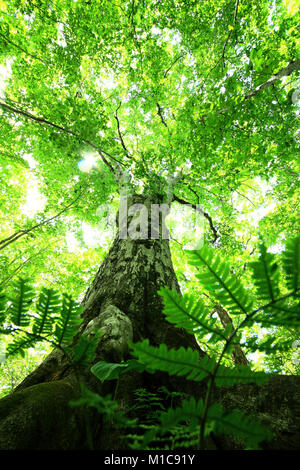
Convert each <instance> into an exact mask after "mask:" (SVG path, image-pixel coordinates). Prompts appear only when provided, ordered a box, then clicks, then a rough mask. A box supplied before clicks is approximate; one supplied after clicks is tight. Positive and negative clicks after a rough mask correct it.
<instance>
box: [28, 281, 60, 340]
mask: <svg viewBox="0 0 300 470" xmlns="http://www.w3.org/2000/svg"><path fill="white" fill-rule="evenodd" d="M60 308H61V301H60V297H59V294H58V293H57V292H56V291H55V290H53V289H46V288H45V287H43V288H42V290H41V293H40V295H39V298H38V302H37V305H36V312H37V315H36V316H35V319H34V323H33V326H32V331H33V333H35V334H37V335H41V334H43V335H49V334H51V333H52V330H53V324H54V321H55V319H54V318H53V315H55V314H58V313H59V311H60Z"/></svg>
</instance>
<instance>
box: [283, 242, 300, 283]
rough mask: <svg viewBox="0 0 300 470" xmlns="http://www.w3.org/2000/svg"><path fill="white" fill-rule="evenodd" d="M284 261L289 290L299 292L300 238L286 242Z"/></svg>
mask: <svg viewBox="0 0 300 470" xmlns="http://www.w3.org/2000/svg"><path fill="white" fill-rule="evenodd" d="M282 261H283V269H284V271H285V275H286V285H287V288H288V289H289V290H290V291H292V292H297V290H299V289H300V237H297V238H294V239H291V240H288V241H287V242H286V247H285V251H284V253H283V256H282Z"/></svg>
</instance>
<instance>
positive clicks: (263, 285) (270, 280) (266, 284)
mask: <svg viewBox="0 0 300 470" xmlns="http://www.w3.org/2000/svg"><path fill="white" fill-rule="evenodd" d="M259 254H260V256H259V258H258V260H257V261H255V262H253V263H249V266H250V267H251V268H252V270H253V282H254V284H255V286H256V296H257V298H258V299H259V300H261V301H263V302H265V301H266V302H269V301H270V300H271V301H274V300H275V299H277V298H278V297H279V287H278V282H279V266H278V264H277V263H276V260H275V256H274V255H273V254H271V253H268V252H267V249H266V247H265V245H264V244H263V243H261V244H260V245H259Z"/></svg>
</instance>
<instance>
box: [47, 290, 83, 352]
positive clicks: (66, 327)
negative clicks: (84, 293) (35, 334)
mask: <svg viewBox="0 0 300 470" xmlns="http://www.w3.org/2000/svg"><path fill="white" fill-rule="evenodd" d="M81 312H82V307H80V306H79V304H77V303H76V302H75V301H74V300H73V299H72V297H71V296H70V295H68V294H64V295H63V303H62V308H61V312H60V315H59V317H58V318H57V321H56V326H55V334H54V340H55V343H56V344H57V345H58V346H62V345H69V344H71V342H72V340H73V337H74V336H75V334H76V333H77V332H78V325H79V324H80V323H81V321H82V320H81V319H80V317H79V315H80V314H81Z"/></svg>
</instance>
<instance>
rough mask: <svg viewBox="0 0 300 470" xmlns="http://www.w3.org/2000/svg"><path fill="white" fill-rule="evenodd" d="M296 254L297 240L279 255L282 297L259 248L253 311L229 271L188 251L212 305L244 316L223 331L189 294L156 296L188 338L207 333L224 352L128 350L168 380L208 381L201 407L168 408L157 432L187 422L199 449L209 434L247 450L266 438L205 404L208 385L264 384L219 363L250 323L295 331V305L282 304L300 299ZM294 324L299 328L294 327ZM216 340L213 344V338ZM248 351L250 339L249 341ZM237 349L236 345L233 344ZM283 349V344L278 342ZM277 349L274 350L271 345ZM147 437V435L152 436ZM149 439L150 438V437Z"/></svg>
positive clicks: (214, 258) (252, 425) (145, 346)
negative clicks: (232, 439)
mask: <svg viewBox="0 0 300 470" xmlns="http://www.w3.org/2000/svg"><path fill="white" fill-rule="evenodd" d="M298 254H299V239H298V241H297V242H295V241H288V242H287V246H286V250H285V252H284V253H283V255H282V259H283V264H284V265H285V271H286V272H287V273H288V276H287V286H288V287H290V292H288V293H281V292H280V289H279V279H280V272H279V267H278V264H277V263H275V259H274V258H275V257H274V256H273V255H271V254H270V253H268V252H267V249H266V247H265V246H264V245H263V244H261V245H260V256H259V258H258V260H257V261H256V262H255V263H251V266H252V269H253V277H254V279H253V281H254V284H255V286H256V288H257V299H256V301H257V302H266V303H265V304H260V305H259V307H258V308H256V309H253V307H254V300H253V299H252V298H250V297H249V296H248V293H247V292H246V290H245V288H244V287H243V284H242V283H241V281H239V280H238V279H237V278H236V276H235V275H234V274H232V273H231V272H230V266H229V265H228V264H227V263H226V262H224V261H222V260H221V259H220V257H219V256H218V255H217V254H216V253H215V252H214V251H213V250H212V249H209V248H208V247H203V248H202V249H200V250H198V251H192V252H189V260H190V263H191V264H192V265H193V266H196V267H197V268H198V270H200V274H197V276H196V277H197V279H199V280H200V282H201V283H202V285H203V286H204V288H205V289H206V291H208V292H210V291H212V292H213V295H214V297H215V298H216V299H217V301H218V302H219V303H220V304H221V305H222V306H223V307H226V308H227V309H228V311H229V312H230V313H233V314H236V315H238V314H240V315H243V320H242V322H241V323H240V325H239V326H238V327H236V328H235V329H233V327H232V326H231V325H230V328H226V330H225V332H222V331H221V330H220V329H219V328H218V327H217V326H216V321H214V320H211V319H210V317H209V312H208V309H207V308H206V306H205V304H204V302H203V301H199V300H197V301H196V300H195V297H194V295H191V294H185V295H184V296H183V297H180V296H179V294H177V293H176V292H172V291H170V290H169V289H166V288H164V289H161V290H160V295H161V296H162V297H163V301H164V314H165V315H166V318H167V320H168V321H170V322H171V323H174V324H176V326H178V327H181V328H183V327H184V328H186V329H187V330H188V331H189V332H190V333H197V335H198V338H201V337H203V336H205V334H210V335H211V337H212V338H213V342H214V343H215V342H217V341H220V340H223V342H224V343H225V344H224V347H223V350H222V352H221V355H220V358H219V359H218V361H215V360H214V359H213V358H210V357H209V356H208V355H205V356H204V357H203V358H201V356H200V355H199V353H198V352H197V351H195V350H192V349H190V348H188V349H185V348H179V349H177V350H175V349H168V348H167V346H166V345H165V344H161V345H160V346H159V347H154V346H151V345H150V344H149V340H144V341H142V342H139V343H135V344H132V345H131V348H132V352H133V354H134V356H136V357H137V358H138V361H139V362H140V363H141V364H143V365H144V366H145V367H151V369H152V370H153V371H155V370H158V371H163V372H168V373H169V374H171V375H178V376H185V377H186V378H187V379H189V380H194V381H196V382H200V381H202V380H204V379H206V380H208V388H207V393H206V400H205V404H204V403H203V401H202V400H200V401H199V402H198V403H196V402H195V400H194V399H193V398H192V399H191V400H190V401H185V402H183V404H182V407H181V408H178V409H176V410H173V409H169V410H168V412H167V413H166V414H165V415H163V417H162V428H163V429H166V430H169V429H170V428H172V426H176V425H177V424H178V423H179V422H180V421H182V420H184V421H186V420H187V419H188V418H190V419H191V424H189V426H191V425H194V426H198V425H199V423H200V445H201V446H203V443H204V438H205V437H206V436H208V435H209V433H210V432H212V431H213V432H214V433H216V434H218V433H222V432H225V433H229V434H232V433H235V434H237V435H238V436H239V437H241V438H245V439H246V445H247V446H248V447H249V446H250V447H251V448H257V446H258V444H259V442H260V441H262V440H264V439H270V438H271V433H269V432H267V431H265V430H264V429H263V428H262V427H261V425H260V424H259V423H257V422H255V421H253V420H251V419H250V418H249V417H246V416H244V415H243V414H242V413H240V412H238V411H236V410H234V411H232V412H228V411H223V410H222V407H221V405H219V404H213V405H211V406H210V405H209V404H210V398H211V393H212V387H213V385H216V386H232V385H234V384H236V383H243V382H244V383H247V382H248V383H251V382H256V383H257V384H262V383H264V382H265V381H266V380H267V379H268V375H267V374H265V373H263V372H253V371H252V370H251V369H250V367H248V366H235V367H227V366H224V365H223V364H222V363H221V361H222V358H223V356H224V355H225V353H226V351H227V350H230V349H231V346H232V344H231V343H233V342H234V341H236V337H238V338H239V337H240V336H239V335H240V330H242V328H244V327H245V326H247V325H249V324H253V323H254V322H256V323H257V322H258V323H261V324H262V325H266V324H267V325H278V324H279V325H280V324H282V323H283V322H285V325H286V326H291V327H293V326H295V324H296V322H299V309H298V305H296V306H295V305H291V306H287V304H286V301H287V300H288V301H290V300H291V299H293V300H294V301H297V297H299V286H298V284H297V279H298V277H297V276H298V263H297V262H294V260H295V259H297V257H298ZM298 324H299V323H298ZM215 338H216V339H215ZM273 342H274V341H270V340H269V341H265V342H264V343H263V344H262V343H260V346H259V348H260V349H263V350H264V351H269V350H270V349H271V347H272V343H273ZM250 343H251V344H249V345H250V348H251V345H252V347H253V340H252V342H250ZM235 344H236V343H235ZM281 344H282V343H281ZM274 348H275V350H276V345H275V346H274ZM151 436H152V434H151ZM152 437H153V436H152Z"/></svg>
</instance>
